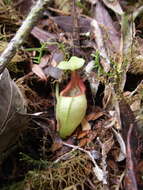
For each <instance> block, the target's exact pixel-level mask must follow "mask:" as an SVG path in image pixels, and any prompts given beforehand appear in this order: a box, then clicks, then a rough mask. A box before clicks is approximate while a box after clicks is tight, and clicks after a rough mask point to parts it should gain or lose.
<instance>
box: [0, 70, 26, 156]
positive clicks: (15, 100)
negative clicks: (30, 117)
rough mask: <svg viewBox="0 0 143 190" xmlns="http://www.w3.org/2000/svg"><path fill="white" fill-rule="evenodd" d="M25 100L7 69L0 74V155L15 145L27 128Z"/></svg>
mask: <svg viewBox="0 0 143 190" xmlns="http://www.w3.org/2000/svg"><path fill="white" fill-rule="evenodd" d="M25 113H26V107H25V100H24V98H23V96H22V94H21V92H20V90H19V89H18V87H17V86H16V84H15V83H14V81H12V80H11V78H10V75H9V72H8V70H7V69H5V70H4V72H3V73H2V74H0V153H2V152H3V151H5V150H6V149H8V147H9V146H11V145H13V144H14V143H15V142H16V140H17V138H18V137H19V135H20V133H21V132H22V131H23V129H24V128H25V124H26V120H25V117H24V116H23V115H21V114H25Z"/></svg>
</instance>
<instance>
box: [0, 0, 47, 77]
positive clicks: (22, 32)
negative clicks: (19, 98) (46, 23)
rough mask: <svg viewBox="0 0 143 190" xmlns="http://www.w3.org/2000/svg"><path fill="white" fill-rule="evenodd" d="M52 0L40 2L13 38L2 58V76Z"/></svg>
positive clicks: (0, 64)
mask: <svg viewBox="0 0 143 190" xmlns="http://www.w3.org/2000/svg"><path fill="white" fill-rule="evenodd" d="M49 1H50V0H38V1H37V3H36V4H35V6H34V7H33V8H32V9H31V11H30V13H29V14H28V16H27V18H26V19H25V20H24V22H23V24H22V25H21V27H20V28H19V30H18V31H17V33H16V35H15V36H14V37H13V38H12V40H11V41H10V43H9V44H8V46H7V48H6V49H5V50H4V52H3V53H2V54H1V56H0V74H1V73H2V72H3V70H4V69H5V67H6V66H7V64H8V63H9V62H10V60H11V59H12V57H13V56H14V55H15V53H16V51H17V49H18V48H19V47H20V46H21V45H22V43H23V42H24V41H25V39H26V37H27V36H28V35H29V33H30V31H31V29H32V28H33V26H34V25H35V23H36V22H37V20H38V19H39V17H40V15H41V13H42V11H43V10H44V7H45V5H46V4H47V3H48V2H49Z"/></svg>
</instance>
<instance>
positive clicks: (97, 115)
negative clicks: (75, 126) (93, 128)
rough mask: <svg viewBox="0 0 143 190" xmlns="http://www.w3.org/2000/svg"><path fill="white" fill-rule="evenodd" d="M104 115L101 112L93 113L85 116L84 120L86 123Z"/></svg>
mask: <svg viewBox="0 0 143 190" xmlns="http://www.w3.org/2000/svg"><path fill="white" fill-rule="evenodd" d="M103 115H104V113H103V112H97V113H96V112H94V113H90V114H89V115H87V116H86V119H87V121H91V120H93V121H94V120H96V119H98V118H100V117H102V116H103Z"/></svg>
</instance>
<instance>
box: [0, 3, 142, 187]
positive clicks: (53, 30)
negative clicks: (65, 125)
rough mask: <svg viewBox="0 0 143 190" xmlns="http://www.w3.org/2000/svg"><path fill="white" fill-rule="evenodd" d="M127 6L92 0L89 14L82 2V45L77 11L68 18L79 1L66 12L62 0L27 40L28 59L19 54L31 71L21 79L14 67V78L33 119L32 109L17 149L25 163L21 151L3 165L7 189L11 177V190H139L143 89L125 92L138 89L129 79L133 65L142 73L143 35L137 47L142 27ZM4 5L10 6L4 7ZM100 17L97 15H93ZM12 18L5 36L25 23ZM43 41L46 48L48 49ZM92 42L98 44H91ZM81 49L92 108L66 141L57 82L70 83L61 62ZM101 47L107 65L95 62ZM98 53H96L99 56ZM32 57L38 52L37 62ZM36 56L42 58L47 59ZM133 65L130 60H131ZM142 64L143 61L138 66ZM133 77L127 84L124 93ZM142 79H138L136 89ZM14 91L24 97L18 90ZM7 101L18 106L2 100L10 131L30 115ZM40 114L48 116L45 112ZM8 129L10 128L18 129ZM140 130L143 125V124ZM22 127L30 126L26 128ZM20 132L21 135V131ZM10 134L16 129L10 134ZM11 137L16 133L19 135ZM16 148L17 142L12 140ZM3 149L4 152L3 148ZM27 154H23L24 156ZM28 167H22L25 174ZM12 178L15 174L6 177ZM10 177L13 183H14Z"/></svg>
mask: <svg viewBox="0 0 143 190" xmlns="http://www.w3.org/2000/svg"><path fill="white" fill-rule="evenodd" d="M124 3H125V1H122V3H121V4H120V2H119V1H117V0H114V1H107V0H106V1H105V0H103V1H102V2H100V1H95V4H94V5H91V4H90V2H89V1H85V2H84V3H83V4H84V6H87V7H89V8H91V11H92V14H91V13H90V12H89V13H88V15H85V12H84V10H85V9H84V8H82V7H81V6H79V5H76V9H77V10H78V11H79V16H78V17H77V18H76V19H77V21H78V22H77V23H78V27H79V31H80V32H79V34H78V36H79V39H76V40H79V45H80V46H79V47H77V46H75V42H74V40H75V39H73V34H72V32H73V28H74V27H75V26H74V25H75V23H74V22H73V15H72V13H70V16H67V14H66V12H64V11H65V10H67V9H68V7H69V6H71V5H70V3H69V4H68V5H67V9H65V8H64V9H62V7H61V6H59V7H58V4H56V2H55V7H53V9H52V8H51V9H47V11H46V12H45V13H44V14H45V15H43V17H42V18H41V19H40V21H39V23H37V26H35V27H34V28H33V30H32V31H31V35H30V36H29V41H28V40H27V41H26V43H25V44H24V46H23V48H22V49H21V50H20V51H22V52H23V54H25V55H26V56H27V57H28V59H26V60H24V59H19V62H20V63H21V64H22V62H25V63H26V64H25V63H24V64H23V65H24V66H23V67H21V68H22V69H23V73H24V74H20V76H19V77H17V76H16V74H14V73H13V72H12V70H11V69H10V68H9V71H10V74H11V76H13V75H14V77H13V78H16V79H17V82H16V84H17V86H18V87H19V89H20V90H21V92H22V94H23V97H24V99H23V102H19V99H18V98H17V99H15V100H16V101H18V102H16V103H15V102H14V104H16V105H17V106H18V109H20V110H22V111H20V114H23V115H24V114H25V113H26V112H25V107H24V103H25V101H26V103H27V110H28V114H31V115H29V116H30V118H31V120H30V121H29V120H28V119H27V118H29V117H28V114H27V116H26V115H25V116H26V117H23V118H24V120H25V118H26V120H28V122H29V124H28V128H27V127H26V129H25V130H24V132H22V135H21V136H20V139H19V142H20V144H19V145H18V147H16V149H14V150H13V152H14V153H15V155H16V156H17V157H18V158H19V157H20V160H19V159H18V158H17V157H16V156H15V155H14V154H11V153H9V154H8V156H7V159H5V161H4V162H3V163H2V174H1V179H2V185H3V186H2V189H4V184H5V182H6V185H9V186H8V188H9V189H10V188H11V189H12V186H13V187H16V189H18V188H19V189H23V190H27V189H28V190H33V189H34V190H39V189H42V190H46V189H49V190H55V189H57V190H63V189H77V190H78V189H82V190H84V189H91V190H92V189H97V190H104V189H111V190H112V189H113V190H117V189H121V190H124V189H125V190H136V189H141V188H142V187H143V181H142V172H143V169H142V168H143V167H140V166H141V165H142V157H141V153H142V137H140V135H139V133H138V130H137V129H138V123H139V127H140V126H141V125H142V117H141V114H142V111H141V107H140V106H141V103H142V90H140V91H139V90H136V91H135V92H134V93H132V92H133V90H135V88H134V89H132V88H130V89H129V90H128V91H129V96H125V95H124V94H125V93H126V91H127V90H126V89H127V88H128V87H127V86H128V85H129V86H130V84H129V83H130V82H129V81H128V79H127V78H126V76H128V73H127V71H128V70H129V74H130V75H133V76H134V75H138V73H141V68H140V67H139V65H140V61H139V59H138V61H137V62H136V58H137V56H139V55H141V48H139V46H138V43H139V42H140V41H141V40H142V37H141V35H139V34H138V33H137V35H138V38H136V37H135V38H134V39H135V40H136V42H135V45H134V46H135V47H133V46H132V44H133V43H134V41H133V31H132V29H133V27H134V26H132V25H133V24H134V22H135V20H130V16H129V15H128V16H127V17H124V15H123V10H124V11H126V6H127V7H128V6H129V5H128V4H127V3H125V5H124ZM128 3H129V2H128ZM22 4H24V5H28V4H27V2H26V1H22V2H20V1H19V4H18V3H17V4H16V5H15V6H16V8H18V9H21V8H22ZM30 4H32V1H30ZM2 5H3V6H4V4H2ZM139 5H140V3H138V4H137V6H139ZM92 6H93V7H92ZM122 7H123V8H122ZM92 8H93V9H92ZM14 10H15V9H14ZM21 10H22V9H21ZM101 12H102V14H101ZM136 12H137V11H136ZM1 14H2V13H0V17H1ZM23 14H25V11H24V12H23ZM93 14H94V16H92V15H93ZM63 15H65V16H63ZM22 16H23V15H22ZM139 18H140V17H139ZM5 19H8V21H6V20H5ZM5 19H1V20H3V21H1V22H3V23H2V25H3V24H4V25H5V28H6V31H5V33H4V32H1V36H2V39H3V38H4V36H6V35H7V36H8V35H9V33H11V34H12V35H13V30H10V28H9V25H10V24H11V26H13V27H14V29H15V27H16V26H17V23H18V24H19V22H21V21H20V19H19V18H16V20H14V19H13V20H10V18H9V17H6V18H5ZM126 19H127V20H126ZM1 22H0V24H1ZM138 22H140V21H138ZM115 23H117V27H115V26H116V24H115ZM136 24H137V23H136ZM9 38H10V36H9ZM129 40H130V42H129ZM1 41H2V40H1ZM91 42H92V44H91ZM43 44H44V49H42V50H41V47H42V45H43ZM85 44H88V45H89V44H90V48H89V47H87V46H86V45H85ZM136 44H137V45H136ZM29 48H31V50H30V51H27V50H26V49H29ZM36 48H38V51H39V52H40V53H39V54H40V55H39V54H38V52H37V49H36ZM73 48H74V49H75V51H74V52H75V53H76V55H78V56H79V57H81V55H82V58H83V59H85V60H86V66H85V68H84V69H83V70H82V69H81V70H80V75H81V76H82V78H83V80H84V82H85V84H86V95H87V100H88V109H87V114H86V116H85V118H84V120H83V121H82V123H81V125H80V126H79V127H78V128H77V129H76V131H75V132H74V133H73V134H72V135H71V136H70V137H68V139H66V140H64V141H63V140H61V139H60V137H59V135H58V133H57V126H56V119H55V104H56V100H55V92H54V89H55V83H56V82H57V81H58V82H60V84H61V86H63V87H64V86H66V84H67V82H68V81H69V75H68V72H67V73H64V72H61V70H59V69H58V67H57V65H58V64H59V63H60V62H61V61H65V60H66V61H68V60H69V59H70V57H71V56H72V52H73ZM131 48H133V49H131ZM130 50H133V51H132V53H133V55H131V57H134V59H131V57H130V54H129V53H130ZM97 51H98V52H99V65H96V60H95V59H94V58H95V57H96V58H97ZM18 53H19V51H18ZM91 54H94V57H92V56H91ZM32 57H37V59H34V58H32ZM35 60H38V61H39V64H37V63H36V62H35ZM16 62H17V61H16ZM91 62H92V64H90V65H91V68H89V69H88V68H87V65H88V64H89V63H91ZM125 62H128V65H126V64H127V63H125ZM136 63H139V64H138V65H136ZM25 65H26V66H25ZM134 65H135V66H134ZM121 68H122V69H123V70H122V69H121ZM138 68H139V69H138ZM123 71H125V72H123ZM141 74H142V73H141ZM4 75H5V76H7V77H9V75H8V74H6V73H5V74H4V73H3V74H1V80H0V81H4V80H2V77H4ZM21 75H22V76H21ZM5 82H6V84H7V83H8V85H10V86H11V88H9V87H7V89H8V90H10V89H12V88H17V86H15V84H14V83H13V81H11V80H10V79H9V80H6V81H5ZM125 82H126V86H125V88H124V91H123V87H124V85H125ZM139 82H140V81H137V83H136V88H137V86H138V84H139ZM6 84H4V85H2V84H1V83H0V85H1V86H0V88H2V87H4V86H5V87H6ZM5 87H4V88H5ZM119 89H120V90H121V91H120V90H119ZM8 90H7V91H6V90H1V92H4V93H6V95H3V94H2V93H1V94H0V95H1V96H2V97H1V98H0V99H1V102H2V103H3V104H4V103H5V101H2V98H3V97H6V96H7V97H8V99H10V97H13V94H12V93H9V91H8ZM14 92H15V91H13V93H14ZM21 92H19V95H21ZM137 93H139V97H140V99H141V101H140V102H141V103H140V104H139V105H138V106H137V109H135V107H136V105H133V103H134V101H135V99H134V98H135V96H136V95H137ZM130 94H131V96H130ZM19 95H18V96H19ZM14 96H15V97H16V95H14ZM18 96H17V97H18ZM130 105H131V107H130ZM7 106H11V105H10V104H5V105H4V106H2V104H1V106H0V108H2V109H3V110H5V112H7V114H5V112H3V116H1V118H0V120H1V121H2V122H1V123H3V124H1V126H2V127H3V129H4V128H5V127H6V125H10V126H12V127H14V126H15V122H14V123H13V117H16V118H18V119H17V122H20V120H21V119H23V118H22V117H21V115H20V114H19V113H17V108H15V107H13V104H12V106H11V107H9V108H7ZM19 106H20V108H19ZM4 107H5V108H4ZM131 108H132V110H131ZM11 109H12V110H11ZM8 110H10V112H8ZM134 110H135V111H134ZM138 110H139V111H138ZM137 111H138V112H137ZM39 112H40V113H42V114H43V115H42V114H38V113H39ZM0 113H2V111H0ZM7 116H8V117H7ZM137 119H138V120H139V121H138V123H137ZM14 121H15V120H14ZM26 125H27V124H26ZM8 128H9V129H10V127H8ZM139 129H140V130H142V129H141V127H140V128H139ZM10 130H12V129H10ZM21 131H23V127H22V126H21ZM21 131H20V133H21ZM2 132H3V131H2ZM15 132H16V133H17V130H16V131H15ZM7 133H8V134H9V133H10V132H9V131H7ZM4 135H6V136H7V134H6V133H5V134H3V133H1V136H2V137H1V138H0V139H1V141H2V138H5V136H4ZM11 135H13V134H12V133H11ZM17 135H18V133H17V134H16V136H17ZM14 137H15V134H14ZM11 138H12V140H11ZM15 140H17V139H16V138H15V139H14V138H13V137H11V136H10V137H9V141H10V142H11V141H13V143H14V144H15ZM9 141H7V145H4V146H6V147H7V148H8V149H10V148H9V146H8V145H9ZM16 142H17V141H16ZM10 145H12V144H11V143H10ZM1 146H2V144H1ZM1 146H0V147H1ZM0 151H2V152H3V151H4V150H3V148H1V149H0ZM19 152H21V154H20V155H21V156H19ZM8 160H13V162H11V166H10V169H11V171H10V172H9V171H8V167H7V163H8ZM20 170H22V171H21V172H19V171H20ZM5 175H6V176H7V177H4V176H5ZM21 177H22V181H21V182H20V183H19V184H18V186H16V185H17V182H16V181H17V180H18V179H19V178H21ZM10 179H12V180H11V182H10V183H9V184H8V181H9V180H10ZM18 181H20V180H18ZM137 186H138V187H137Z"/></svg>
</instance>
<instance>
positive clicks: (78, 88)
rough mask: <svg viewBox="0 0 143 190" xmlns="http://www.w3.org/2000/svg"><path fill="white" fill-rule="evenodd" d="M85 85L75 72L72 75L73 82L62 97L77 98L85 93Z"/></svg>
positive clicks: (62, 92) (63, 92) (70, 82)
mask: <svg viewBox="0 0 143 190" xmlns="http://www.w3.org/2000/svg"><path fill="white" fill-rule="evenodd" d="M85 90H86V88H85V85H84V83H83V81H82V79H81V78H80V76H79V75H78V73H77V71H73V72H72V74H71V80H70V81H69V83H68V85H67V86H66V87H65V89H64V90H62V91H61V93H60V95H61V96H63V97H77V96H81V95H82V94H84V93H85Z"/></svg>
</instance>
